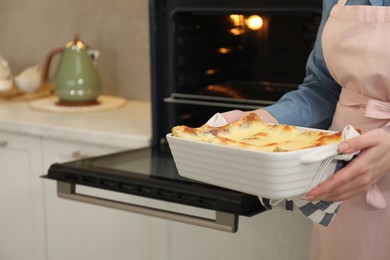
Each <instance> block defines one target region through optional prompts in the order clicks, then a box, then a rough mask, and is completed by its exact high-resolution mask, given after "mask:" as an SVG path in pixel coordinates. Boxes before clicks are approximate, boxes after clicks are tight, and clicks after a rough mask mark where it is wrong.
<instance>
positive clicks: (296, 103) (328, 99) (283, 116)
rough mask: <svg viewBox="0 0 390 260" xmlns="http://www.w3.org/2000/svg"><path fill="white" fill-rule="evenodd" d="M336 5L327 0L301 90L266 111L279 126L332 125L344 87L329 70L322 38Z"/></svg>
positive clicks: (323, 127)
mask: <svg viewBox="0 0 390 260" xmlns="http://www.w3.org/2000/svg"><path fill="white" fill-rule="evenodd" d="M336 3H337V0H324V4H323V13H322V20H321V24H320V27H319V30H318V33H317V39H316V43H315V45H314V48H313V50H312V52H311V54H310V55H309V58H308V62H307V65H306V77H305V79H304V80H303V83H302V84H300V86H299V87H298V90H296V91H292V92H289V93H287V94H285V95H284V96H283V97H282V98H281V99H280V100H279V101H278V102H277V103H276V104H274V105H271V106H269V107H266V108H265V109H266V110H267V111H268V112H269V113H271V115H273V116H274V117H275V118H276V119H277V120H278V121H279V123H282V124H289V125H298V126H304V127H314V128H322V129H327V128H329V126H330V124H331V122H332V118H333V114H334V112H335V109H336V104H337V101H338V99H339V96H340V91H341V87H340V85H338V84H337V82H336V81H335V80H334V79H333V78H332V76H331V75H330V73H329V71H328V69H327V67H326V64H325V60H324V56H323V53H322V43H321V35H322V31H323V28H324V25H325V23H326V21H327V19H328V17H329V13H330V10H331V9H332V7H333V6H334V5H335V4H336Z"/></svg>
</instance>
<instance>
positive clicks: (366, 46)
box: [311, 0, 390, 260]
mask: <svg viewBox="0 0 390 260" xmlns="http://www.w3.org/2000/svg"><path fill="white" fill-rule="evenodd" d="M346 2H347V0H340V1H339V3H338V4H337V5H336V6H334V7H333V9H332V11H331V14H330V17H329V19H328V21H327V24H326V25H325V28H324V31H323V35H322V43H323V52H324V57H325V61H326V64H327V67H328V69H329V71H330V73H331V74H332V76H333V77H334V78H335V80H336V81H337V82H338V83H339V84H340V85H341V86H342V91H341V95H340V99H339V102H338V104H337V108H336V113H335V116H334V118H333V122H332V126H331V129H333V130H341V129H342V128H344V127H345V126H346V125H348V124H351V125H353V126H354V127H358V128H360V129H361V130H362V131H363V132H365V131H368V130H370V129H374V128H382V127H383V128H384V129H385V130H387V131H390V7H383V6H364V5H360V6H345V3H346ZM377 187H379V190H380V192H381V193H380V194H381V195H383V198H384V203H385V204H386V203H387V205H390V174H388V175H387V176H385V177H384V178H382V179H381V180H380V181H379V182H378V183H377ZM377 191H378V190H377ZM311 259H313V260H322V259H323V260H329V259H332V260H333V259H346V260H349V259H353V260H355V259H356V260H358V259H375V260H380V259H390V206H387V207H385V208H384V209H378V208H375V207H372V206H371V205H369V204H368V203H367V198H366V195H365V194H361V195H359V196H357V197H354V198H352V199H350V200H347V201H344V202H343V203H342V205H341V208H340V212H339V213H338V215H337V216H336V218H335V220H334V221H333V222H332V224H331V225H330V226H329V227H322V226H320V225H316V224H315V225H314V227H313V233H312V251H311Z"/></svg>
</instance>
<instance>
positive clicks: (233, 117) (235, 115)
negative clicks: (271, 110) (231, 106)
mask: <svg viewBox="0 0 390 260" xmlns="http://www.w3.org/2000/svg"><path fill="white" fill-rule="evenodd" d="M245 114H246V113H245V112H244V111H241V110H230V111H227V112H223V113H221V115H222V116H223V118H225V120H226V122H228V123H233V122H235V121H237V120H238V119H240V118H241V117H243V116H244V115H245Z"/></svg>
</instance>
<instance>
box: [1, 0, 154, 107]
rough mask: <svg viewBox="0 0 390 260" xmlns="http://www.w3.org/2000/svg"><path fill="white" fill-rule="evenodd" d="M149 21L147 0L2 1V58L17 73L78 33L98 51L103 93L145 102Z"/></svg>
mask: <svg viewBox="0 0 390 260" xmlns="http://www.w3.org/2000/svg"><path fill="white" fill-rule="evenodd" d="M148 22H149V18H148V0H110V1H108V0H83V1H78V0H18V1H14V0H1V1H0V35H1V36H0V39H1V40H0V55H2V56H3V57H4V58H5V59H6V60H8V62H9V64H10V66H11V68H12V72H13V74H14V75H16V74H18V73H20V72H21V71H22V70H23V69H25V68H27V67H29V66H32V65H36V64H39V65H41V66H43V64H44V60H45V58H46V55H47V53H48V52H49V51H50V50H51V49H52V48H55V47H61V46H63V45H64V44H65V43H66V42H68V41H70V40H72V38H73V35H74V34H75V33H78V34H80V38H81V40H83V41H85V42H86V43H87V44H88V45H90V46H91V47H92V48H95V49H98V50H99V51H100V58H99V60H98V62H97V66H98V69H99V72H100V75H101V78H102V83H103V84H102V85H103V93H104V94H109V95H119V96H123V97H126V98H130V99H140V100H149V99H150V68H149V28H148V26H149V24H148ZM56 61H58V58H56V59H54V60H53V65H52V66H51V70H50V72H51V74H54V71H55V67H56Z"/></svg>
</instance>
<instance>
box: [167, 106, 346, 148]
mask: <svg viewBox="0 0 390 260" xmlns="http://www.w3.org/2000/svg"><path fill="white" fill-rule="evenodd" d="M172 135H173V136H175V137H179V138H184V139H188V140H193V141H200V142H207V143H212V144H219V145H226V146H231V147H238V148H244V149H250V150H260V151H267V152H287V151H296V150H302V149H307V148H313V147H318V146H323V145H328V144H337V143H339V142H341V141H342V136H341V132H330V131H324V130H317V129H310V130H303V129H302V128H299V127H296V126H291V125H283V124H267V123H264V122H262V121H261V119H260V118H259V116H258V115H257V114H255V113H248V114H246V115H245V116H243V117H242V118H241V119H239V120H237V121H236V122H233V123H230V124H227V125H224V126H219V127H214V126H209V125H202V126H200V127H196V128H193V127H189V126H184V125H179V126H175V127H173V128H172Z"/></svg>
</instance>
